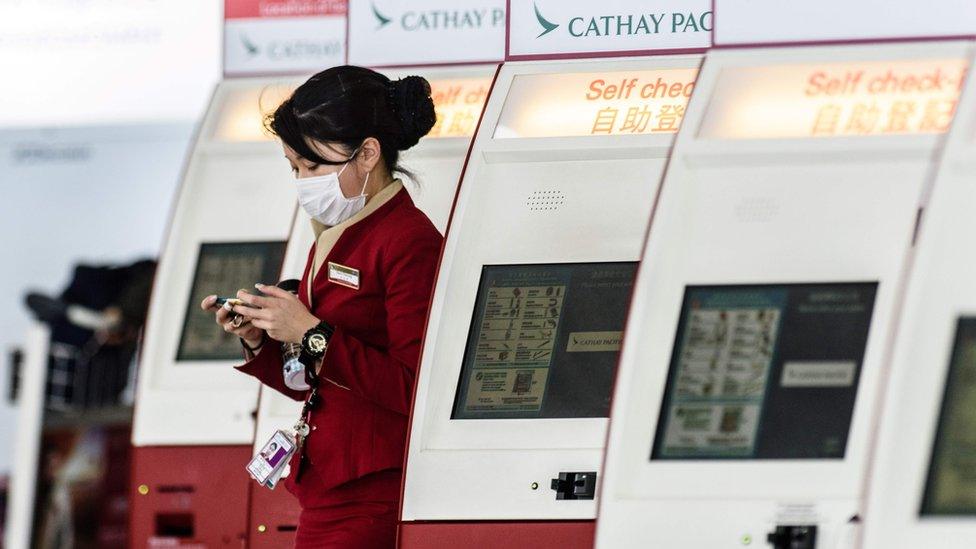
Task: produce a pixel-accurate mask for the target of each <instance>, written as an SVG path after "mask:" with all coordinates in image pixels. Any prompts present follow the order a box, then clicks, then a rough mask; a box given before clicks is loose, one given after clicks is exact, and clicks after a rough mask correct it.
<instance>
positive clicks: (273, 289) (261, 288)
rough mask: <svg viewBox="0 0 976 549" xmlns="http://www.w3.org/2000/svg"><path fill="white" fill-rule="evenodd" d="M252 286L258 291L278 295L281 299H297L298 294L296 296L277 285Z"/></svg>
mask: <svg viewBox="0 0 976 549" xmlns="http://www.w3.org/2000/svg"><path fill="white" fill-rule="evenodd" d="M254 287H255V288H257V289H258V291H260V292H262V293H264V294H267V295H270V296H274V297H278V298H281V299H298V296H296V295H295V294H293V293H291V292H289V291H288V290H282V289H281V288H279V287H277V286H266V285H264V284H255V285H254Z"/></svg>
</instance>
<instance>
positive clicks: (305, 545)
mask: <svg viewBox="0 0 976 549" xmlns="http://www.w3.org/2000/svg"><path fill="white" fill-rule="evenodd" d="M400 479H401V471H400V470H392V471H382V472H379V473H374V474H371V475H367V476H365V477H363V478H360V479H356V480H353V481H350V482H347V483H346V484H343V485H341V486H338V487H336V488H334V489H332V490H329V491H328V494H323V496H326V497H325V498H324V499H325V501H326V502H327V503H326V505H324V506H319V507H315V508H314V509H302V513H301V515H300V516H299V519H298V531H297V532H296V533H295V549H346V548H349V549H353V548H355V549H395V547H396V531H397V519H398V506H397V504H398V500H399V498H400Z"/></svg>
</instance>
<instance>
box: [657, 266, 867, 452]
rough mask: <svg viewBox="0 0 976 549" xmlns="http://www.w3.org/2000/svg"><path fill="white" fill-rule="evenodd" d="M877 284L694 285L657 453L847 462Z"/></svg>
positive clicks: (680, 326)
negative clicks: (849, 438)
mask: <svg viewBox="0 0 976 549" xmlns="http://www.w3.org/2000/svg"><path fill="white" fill-rule="evenodd" d="M877 286H878V285H877V283H850V284H843V283H842V284H780V285H762V286H760V285H748V286H746V285H743V286H688V287H687V288H685V296H684V303H683V304H682V307H681V316H680V319H679V321H678V330H677V334H676V337H675V343H674V347H673V350H672V355H671V366H670V369H669V372H668V381H667V387H666V390H665V396H664V400H663V403H662V406H661V412H660V415H659V418H660V419H659V421H658V426H657V432H656V436H655V439H654V447H653V449H652V451H651V459H652V460H655V459H722V458H725V459H840V458H843V457H844V452H845V450H846V448H847V436H848V431H849V430H850V423H851V415H852V413H853V410H854V401H855V398H856V397H857V386H858V378H859V377H860V370H861V362H862V360H863V359H864V349H865V345H866V343H867V338H868V330H869V328H870V325H871V315H872V312H873V309H874V298H875V293H876V292H877Z"/></svg>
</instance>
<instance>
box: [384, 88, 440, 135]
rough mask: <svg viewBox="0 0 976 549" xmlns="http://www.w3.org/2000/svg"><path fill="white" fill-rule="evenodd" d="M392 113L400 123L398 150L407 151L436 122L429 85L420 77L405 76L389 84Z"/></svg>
mask: <svg viewBox="0 0 976 549" xmlns="http://www.w3.org/2000/svg"><path fill="white" fill-rule="evenodd" d="M390 100H391V105H390V106H391V107H392V108H393V112H394V113H396V116H397V118H398V119H399V121H400V128H401V132H400V136H399V137H400V139H399V140H398V143H397V149H398V150H401V151H403V150H407V149H409V148H410V147H413V146H414V145H416V144H417V142H418V141H420V138H421V137H423V136H425V135H427V133H428V132H430V129H431V128H433V127H434V123H435V122H436V121H437V115H436V113H435V112H434V101H433V99H431V98H430V83H428V82H427V79H426V78H424V77H422V76H407V77H405V78H401V79H399V80H393V81H391V82H390Z"/></svg>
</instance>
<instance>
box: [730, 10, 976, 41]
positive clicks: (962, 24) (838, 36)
mask: <svg viewBox="0 0 976 549" xmlns="http://www.w3.org/2000/svg"><path fill="white" fill-rule="evenodd" d="M715 14H716V21H718V23H717V24H716V25H715V45H717V46H728V45H736V44H774V43H775V44H785V43H798V42H837V41H854V40H877V39H886V38H932V37H949V36H971V35H976V2H973V0H929V1H926V2H924V3H922V4H920V3H919V2H915V1H911V0H859V1H857V2H851V1H849V0H817V1H815V2H783V1H782V0H749V1H748V2H743V1H742V0H715Z"/></svg>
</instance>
